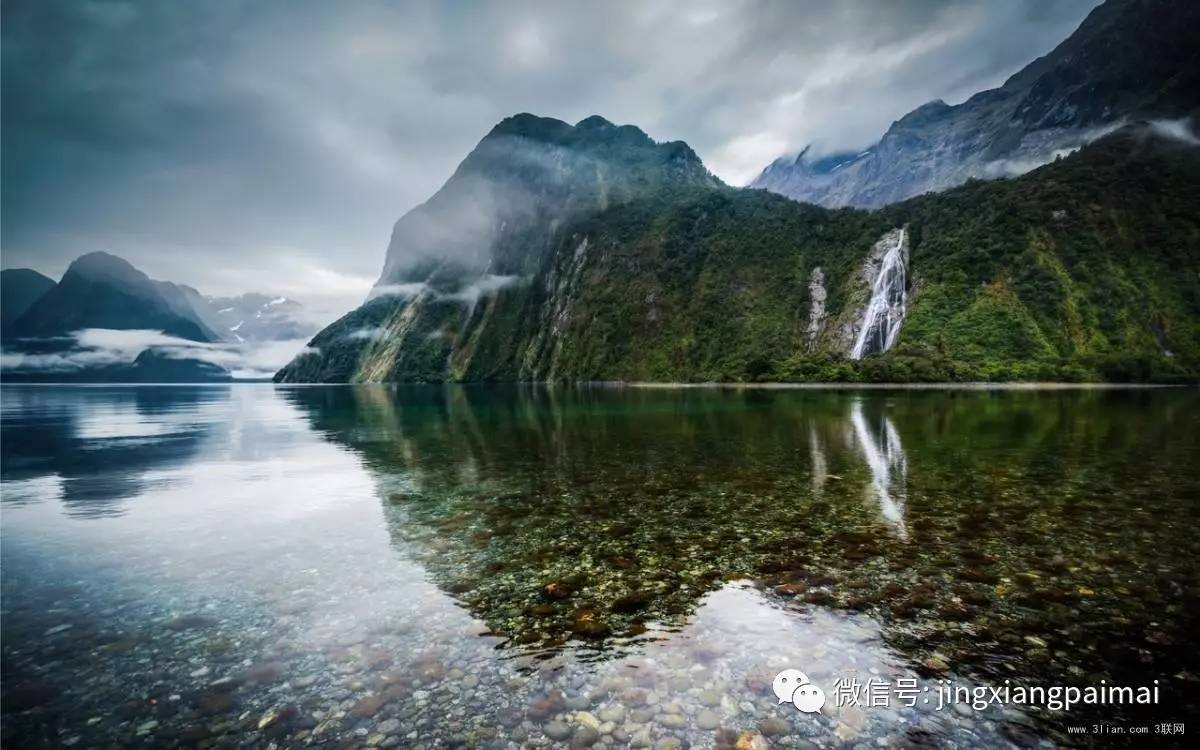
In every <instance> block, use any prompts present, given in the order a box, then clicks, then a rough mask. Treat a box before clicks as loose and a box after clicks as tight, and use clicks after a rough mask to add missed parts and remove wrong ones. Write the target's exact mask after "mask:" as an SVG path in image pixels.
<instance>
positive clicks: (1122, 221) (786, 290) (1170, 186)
mask: <svg viewBox="0 0 1200 750" xmlns="http://www.w3.org/2000/svg"><path fill="white" fill-rule="evenodd" d="M1197 206H1200V149H1197V148H1195V147H1194V146H1189V145H1186V144H1183V143H1180V142H1177V141H1170V140H1166V139H1162V138H1160V137H1157V136H1152V135H1151V134H1150V133H1149V131H1148V130H1146V129H1127V130H1124V131H1122V132H1121V133H1120V134H1118V135H1115V136H1112V137H1109V138H1107V139H1104V140H1102V141H1100V142H1098V143H1096V144H1093V145H1092V146H1090V147H1088V148H1086V149H1084V150H1082V151H1081V152H1079V153H1077V154H1075V155H1072V156H1070V157H1068V158H1065V159H1061V160H1059V161H1057V162H1055V163H1053V164H1050V165H1047V166H1045V167H1043V168H1041V169H1039V170H1036V171H1034V172H1031V173H1029V174H1027V175H1025V176H1023V177H1021V178H1018V179H1013V180H1002V181H993V182H972V183H968V184H967V185H964V186H962V187H960V188H957V189H955V190H952V191H949V192H946V193H942V194H938V195H929V196H924V197H920V198H916V199H912V200H910V201H907V202H905V203H901V204H897V205H894V206H890V207H887V208H885V209H882V210H880V211H876V212H865V211H858V210H852V209H842V210H827V209H822V208H818V207H815V206H810V205H804V204H799V203H795V202H792V201H790V200H788V199H785V198H782V197H779V196H775V195H772V194H769V193H766V192H765V191H757V190H737V189H732V188H726V187H723V186H705V185H703V184H697V183H695V182H687V181H676V182H668V183H663V184H659V185H657V186H656V187H655V188H654V189H651V190H645V191H642V192H640V193H639V194H637V195H634V196H632V197H630V198H629V199H627V200H624V201H621V202H618V203H616V204H614V205H609V206H607V207H599V208H598V209H597V210H595V211H593V212H591V213H586V212H579V213H578V214H577V215H576V216H575V217H574V218H573V219H572V220H571V221H569V222H564V224H563V227H562V229H560V230H558V231H556V232H555V233H554V239H555V241H556V244H555V245H554V246H553V248H552V251H548V252H543V253H539V254H538V256H537V260H538V261H539V262H537V263H533V262H529V263H528V264H527V265H525V266H524V268H523V269H522V271H523V272H521V273H514V274H513V276H512V277H511V278H510V279H509V280H507V281H506V282H505V283H504V284H502V285H495V286H494V287H491V288H483V287H482V286H478V285H477V286H476V287H474V288H473V289H471V290H470V293H463V292H462V290H461V289H460V290H459V291H458V292H449V293H446V292H443V293H436V292H429V291H428V290H423V291H421V292H420V293H416V294H408V295H393V296H391V297H385V298H382V299H377V300H375V301H373V302H372V303H370V304H368V305H366V306H364V307H363V308H360V309H359V310H357V311H355V312H354V313H351V314H350V315H349V316H347V317H346V318H343V320H341V321H339V322H338V323H336V324H334V326H331V327H330V328H328V329H326V330H325V331H323V332H322V333H321V334H319V335H318V336H317V337H316V338H315V339H314V340H313V342H312V347H313V349H315V350H317V351H314V352H312V353H309V354H306V355H302V357H301V358H299V359H298V360H297V361H296V362H294V363H293V364H292V365H289V367H288V368H285V370H283V371H281V372H280V373H279V375H278V376H277V379H278V380H285V381H289V382H295V381H305V380H324V381H342V380H353V381H442V380H464V381H478V380H649V381H709V380H720V381H813V380H819V381H825V380H844V381H912V380H922V381H924V380H930V381H932V380H980V379H1019V380H1043V379H1068V380H1177V379H1194V378H1195V377H1196V374H1197V372H1198V370H1200V362H1198V358H1197V355H1198V353H1200V218H1198V217H1197V211H1196V207H1197ZM901 229H903V232H901V231H900V230H901ZM897 240H899V241H900V242H901V243H907V244H906V245H905V250H906V252H907V254H908V257H909V262H908V307H907V315H906V317H905V318H904V322H903V325H902V326H901V329H900V334H899V338H898V340H897V341H896V343H895V345H894V346H893V347H892V348H891V350H889V351H888V352H887V353H886V354H884V355H882V356H869V357H866V358H865V359H863V360H861V361H855V360H852V359H850V357H849V353H850V351H851V348H852V345H853V343H854V340H855V338H856V336H857V334H858V329H859V328H861V326H862V318H863V310H864V308H865V306H866V303H867V300H868V299H869V297H870V285H871V279H872V276H873V273H874V269H876V268H877V267H878V264H879V262H880V260H879V259H880V257H881V255H882V253H883V251H884V250H885V249H886V247H890V246H893V245H895V243H896V241H897ZM527 261H528V259H527ZM514 271H515V269H514Z"/></svg>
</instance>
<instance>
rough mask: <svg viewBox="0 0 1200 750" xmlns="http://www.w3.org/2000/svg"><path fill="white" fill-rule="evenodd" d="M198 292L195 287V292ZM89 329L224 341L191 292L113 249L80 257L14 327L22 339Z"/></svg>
mask: <svg viewBox="0 0 1200 750" xmlns="http://www.w3.org/2000/svg"><path fill="white" fill-rule="evenodd" d="M191 291H193V292H194V290H191ZM87 328H108V329H116V330H131V329H135V330H154V331H161V332H163V333H165V334H168V335H170V336H176V337H178V338H181V339H188V340H190V341H206V342H207V341H218V340H220V336H218V335H217V334H216V333H215V332H214V331H213V330H212V329H210V328H209V327H208V326H207V325H205V324H204V322H203V321H202V320H201V319H200V316H199V314H198V313H197V312H196V311H195V309H194V307H193V306H192V304H191V302H190V300H189V294H188V292H187V291H185V289H184V288H181V287H179V286H177V285H175V284H172V283H170V282H163V281H154V280H152V279H150V278H149V277H148V276H146V274H144V273H142V272H141V271H139V270H137V269H136V268H134V267H133V266H132V265H130V264H129V263H128V262H126V261H125V260H123V259H121V258H118V257H117V256H115V255H110V254H108V253H103V252H96V253H88V254H87V255H83V256H80V257H79V258H77V259H76V260H75V262H73V263H72V264H71V265H70V267H69V268H67V272H66V273H65V274H63V277H62V280H61V281H60V282H59V283H58V285H57V286H55V287H54V288H53V289H50V290H49V291H48V292H47V293H46V294H44V295H42V297H41V298H39V299H38V300H37V301H36V302H34V303H33V304H32V305H31V306H30V307H29V309H28V310H26V311H25V312H24V314H22V315H21V316H20V317H19V318H17V320H16V321H14V323H13V325H12V331H11V333H12V336H13V337H16V338H32V339H46V338H53V337H61V336H67V335H69V334H71V333H73V332H75V331H78V330H82V329H87Z"/></svg>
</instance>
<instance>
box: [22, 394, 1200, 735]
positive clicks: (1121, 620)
mask: <svg viewBox="0 0 1200 750" xmlns="http://www.w3.org/2000/svg"><path fill="white" fill-rule="evenodd" d="M187 390H188V389H184V391H185V392H183V393H171V392H170V391H169V390H166V391H160V390H157V389H63V390H62V391H52V390H45V389H42V390H39V389H17V390H15V391H14V390H8V389H6V390H5V391H4V393H3V396H4V401H3V405H4V425H3V429H4V434H3V438H4V440H3V446H4V463H3V467H4V468H3V497H4V503H5V525H4V529H3V531H4V544H3V547H2V551H3V554H4V564H3V572H4V581H3V583H4V597H3V599H4V602H5V607H4V623H3V627H4V632H5V640H4V665H5V671H4V681H5V682H4V686H5V687H4V689H5V706H6V707H5V711H6V712H10V711H13V710H16V709H12V708H11V707H12V706H14V705H16V706H21V705H28V704H29V703H30V702H31V698H30V696H31V695H32V696H33V697H37V696H38V695H42V696H43V702H44V704H45V705H46V706H49V707H50V708H49V709H46V710H43V708H42V707H41V705H40V704H39V706H38V707H35V708H32V709H30V710H28V711H26V710H25V709H20V710H21V711H22V712H21V713H19V714H18V716H19V721H18V722H17V725H18V726H19V729H20V732H21V735H20V736H21V738H23V739H26V738H30V737H33V738H40V740H39V741H41V743H42V744H43V745H46V746H49V745H53V744H56V743H59V742H61V741H62V740H63V739H64V738H66V739H69V738H71V737H74V736H79V737H81V738H82V739H81V740H80V741H79V742H80V744H81V745H100V746H103V745H114V744H115V745H130V744H139V743H140V744H153V743H152V740H153V741H154V742H156V743H158V744H170V743H171V742H174V741H175V739H176V738H178V737H181V736H182V733H183V732H184V731H185V730H190V729H191V728H193V727H195V726H201V727H202V728H203V729H204V730H205V731H208V732H210V733H211V739H213V740H214V742H216V740H217V738H220V740H219V742H217V744H221V743H226V744H228V743H234V742H236V743H237V744H247V743H250V744H252V743H255V742H259V743H265V742H269V741H276V742H278V743H279V744H280V745H281V746H292V745H296V744H301V743H303V742H307V741H308V740H309V739H310V738H311V739H312V740H313V741H314V742H318V743H319V742H330V743H335V744H336V743H338V742H343V741H359V742H361V740H362V738H363V737H368V738H371V739H372V741H375V742H377V744H381V745H382V744H384V743H385V742H388V743H390V745H409V744H420V743H422V742H423V743H425V744H426V745H428V746H438V745H443V744H466V745H469V746H496V747H500V746H505V743H506V742H507V741H508V740H509V739H510V738H511V739H513V740H515V741H516V742H522V741H526V740H528V741H530V742H532V743H549V742H551V740H554V741H562V742H566V741H567V740H568V739H571V738H573V737H574V736H575V735H574V733H576V732H582V735H581V736H583V737H584V738H586V737H587V736H590V735H588V733H587V732H585V731H583V730H581V729H579V727H580V726H582V724H580V722H581V721H583V722H584V723H586V724H587V725H588V726H589V727H590V728H592V729H595V730H596V731H598V732H599V731H600V730H599V729H598V728H596V727H607V728H606V729H605V730H604V731H603V732H601V734H602V735H603V736H605V737H609V738H610V740H606V741H608V742H609V744H613V745H621V744H627V743H631V742H634V740H635V738H636V740H637V744H640V743H641V742H642V740H643V739H645V740H647V741H649V742H650V744H651V745H653V744H654V743H655V742H658V741H659V740H670V739H672V738H674V739H677V740H682V741H686V742H689V743H692V744H693V745H696V746H710V745H712V744H714V743H715V744H724V745H728V744H732V742H733V741H734V740H735V739H736V737H737V735H738V734H739V733H741V732H762V733H763V734H764V735H766V736H769V737H773V738H775V737H778V738H783V741H784V742H785V743H792V744H796V743H798V742H799V741H800V739H801V738H805V739H808V740H811V741H813V742H816V743H818V744H821V745H829V746H833V745H844V746H853V745H855V744H860V743H875V742H876V741H877V740H879V739H885V738H892V739H893V740H895V741H897V742H900V743H904V742H910V743H913V742H925V743H933V744H938V743H941V744H954V743H957V744H958V745H960V746H968V745H978V744H998V743H999V742H1001V739H1000V738H1001V737H1003V738H1005V739H1007V740H1010V741H1013V742H1016V743H1018V744H1022V743H1025V742H1028V741H1029V740H1030V734H1029V732H1030V728H1029V727H1028V726H1026V724H1024V723H1018V724H1016V725H1013V724H1012V721H1013V720H1014V717H1012V716H1009V715H1005V716H1004V717H987V716H972V717H965V716H962V715H957V714H955V715H951V716H946V715H941V716H930V715H928V714H923V713H921V712H920V711H919V710H917V711H916V712H907V713H906V712H892V713H885V712H877V711H868V712H866V713H865V714H864V713H863V712H858V713H855V712H854V711H847V712H839V711H834V712H830V713H827V714H823V715H821V716H817V717H804V716H801V715H799V714H796V713H795V712H794V711H793V712H792V713H790V714H779V713H778V710H777V707H776V706H775V705H774V702H773V701H772V700H771V699H770V695H769V686H767V685H766V684H765V683H764V680H767V681H769V678H770V675H771V673H772V670H775V669H777V668H782V666H793V665H794V666H799V667H803V668H804V669H806V670H807V671H808V672H809V673H810V676H813V677H814V679H817V678H818V676H819V679H822V680H828V681H833V680H836V679H837V678H838V677H839V676H847V675H859V676H865V675H867V674H872V675H873V674H877V673H878V674H880V675H883V676H893V677H894V676H900V675H903V676H911V677H919V678H921V679H923V680H925V681H927V682H926V684H928V682H929V681H933V680H936V679H937V678H939V677H948V676H951V675H952V674H953V676H954V677H955V678H956V679H962V678H971V679H974V680H976V681H979V682H984V683H992V684H995V683H1000V682H1002V681H1003V680H1004V679H1015V680H1031V681H1035V682H1039V683H1043V684H1091V683H1094V682H1098V681H1099V680H1100V679H1106V680H1108V681H1109V682H1110V683H1113V682H1120V683H1121V684H1127V683H1130V682H1146V681H1149V680H1151V679H1155V678H1158V679H1160V680H1162V685H1163V687H1162V692H1163V695H1164V696H1170V698H1169V700H1170V705H1169V706H1168V707H1166V708H1165V709H1162V712H1163V713H1162V715H1156V716H1153V717H1149V716H1143V717H1141V718H1151V719H1154V720H1156V721H1157V720H1165V719H1167V718H1170V717H1177V718H1178V717H1186V716H1188V715H1195V714H1194V706H1195V702H1196V687H1195V684H1196V683H1195V680H1194V679H1193V678H1192V677H1191V675H1195V674H1200V662H1198V661H1197V660H1198V659H1200V656H1198V653H1200V650H1198V649H1197V648H1196V646H1197V643H1196V637H1195V635H1194V634H1195V633H1196V632H1198V629H1200V628H1198V626H1200V622H1197V620H1198V619H1200V618H1198V616H1197V614H1198V611H1200V607H1198V603H1197V593H1196V592H1197V591H1198V590H1200V587H1198V584H1200V580H1198V575H1200V550H1198V549H1197V548H1196V545H1195V535H1194V529H1195V523H1196V521H1197V520H1200V519H1198V515H1200V508H1198V507H1197V506H1196V503H1195V498H1196V497H1200V474H1198V472H1197V470H1196V466H1198V465H1200V463H1198V462H1197V460H1196V459H1197V458H1200V456H1198V455H1197V444H1196V442H1195V441H1194V440H1189V439H1187V436H1192V435H1195V434H1200V431H1198V430H1197V429H1196V428H1197V427H1198V424H1197V420H1198V419H1200V417H1198V415H1200V409H1197V408H1196V407H1197V406H1198V403H1197V397H1196V393H1195V392H1193V391H1159V392H1155V391H1129V392H1053V391H1050V392H1040V391H1034V392H999V393H993V392H902V391H901V392H882V393H880V392H864V393H854V392H843V391H838V392H815V391H796V392H768V391H743V392H732V393H730V392H721V391H705V390H686V391H641V390H634V391H621V390H609V389H580V390H548V389H539V388H504V389H493V388H461V387H455V388H441V387H428V388H387V387H354V388H349V387H347V388H292V389H272V388H270V387H266V386H261V387H255V386H247V387H242V386H234V387H225V388H220V389H191V392H190V393H188V392H186V391H187ZM147 391H149V392H147ZM22 436H32V439H31V440H28V439H27V440H25V441H24V444H22V441H21V440H20V438H21V437H22ZM73 453H80V454H82V456H83V457H82V458H81V457H79V456H75V455H71V454H73ZM98 457H103V460H98ZM84 459H87V460H84ZM109 482H111V483H112V485H111V486H110V485H108V483H109ZM71 484H75V485H77V486H78V487H79V491H84V490H85V489H86V490H87V491H90V492H91V493H92V496H91V497H88V498H87V499H84V500H81V499H80V497H81V496H80V495H78V494H68V492H69V491H68V489H67V488H68V486H69V485H71ZM864 497H865V498H868V501H867V502H864ZM85 508H93V509H95V508H107V509H108V511H109V512H110V513H111V512H112V511H119V514H118V515H107V516H101V515H98V514H97V513H95V512H91V513H88V514H84V515H81V514H80V512H81V510H83V509H85ZM64 625H67V626H70V627H68V628H67V629H62V627H63V626H64ZM14 682H15V683H16V684H17V687H20V688H28V684H29V683H33V684H34V685H35V686H37V685H39V684H41V685H42V687H43V688H44V687H45V684H46V683H51V684H52V685H53V686H55V689H57V690H58V691H59V693H58V694H56V697H53V698H51V699H48V700H46V699H44V692H43V693H38V692H37V691H36V690H34V691H31V690H29V689H25V690H24V691H21V690H16V692H15V693H14V690H15V688H14V687H13V684H14ZM128 686H139V687H138V688H136V691H137V694H136V695H134V694H132V693H131V692H130V691H131V689H132V688H129V687H128ZM141 686H144V687H141ZM14 694H15V695H16V696H17V697H18V698H21V699H22V700H17V701H15V702H14V701H13V700H10V696H12V695H14ZM172 695H174V696H176V697H177V698H176V699H172V698H171V696H172ZM764 699H765V701H764ZM1165 702H1166V701H1164V703H1165ZM131 704H132V705H131ZM468 707H469V708H470V711H467V708H468ZM51 709H52V710H51ZM1135 709H1136V707H1135ZM1081 710H1086V709H1081ZM581 712H582V713H584V714H588V716H590V717H593V718H595V719H596V721H595V722H594V724H595V726H593V722H592V719H591V718H587V719H580V718H579V716H580V713H581ZM109 715H114V716H115V717H116V718H114V720H113V721H112V722H111V723H110V722H107V721H105V722H104V723H102V724H99V725H95V726H93V725H92V724H89V723H88V721H89V719H91V718H92V717H94V716H109ZM1082 715H1083V714H1080V713H1078V712H1077V713H1076V714H1073V715H1072V718H1073V719H1075V718H1079V717H1080V716H1082ZM1130 716H1134V714H1132V713H1131V712H1130V711H1128V710H1127V709H1120V710H1117V711H1111V710H1108V709H1106V710H1105V716H1104V717H1103V718H1106V719H1110V720H1120V719H1123V718H1128V717H1130ZM999 718H1003V719H1004V720H1005V721H1003V722H1001V721H999ZM1044 718H1047V719H1048V720H1049V724H1048V725H1042V726H1040V727H1039V729H1038V731H1039V732H1041V733H1043V735H1044V736H1045V735H1046V733H1051V734H1049V735H1048V736H1055V735H1053V734H1052V733H1053V732H1054V731H1055V730H1056V728H1059V727H1061V724H1062V723H1063V721H1064V719H1063V717H1061V716H1060V717H1054V716H1049V717H1044ZM993 719H996V722H993ZM151 720H153V721H156V722H159V725H160V726H159V727H158V728H156V729H147V730H145V732H146V733H147V734H141V735H139V734H138V732H139V731H141V730H140V729H139V727H142V726H144V725H145V724H146V723H147V722H149V721H151ZM12 721H13V719H11V718H8V716H6V724H7V723H10V722H12ZM781 722H782V723H781ZM610 723H611V725H612V726H609V724H610ZM397 725H399V726H401V727H403V731H402V732H401V731H399V730H397V729H396V726H397ZM564 725H565V726H564ZM1014 726H1015V727H1016V728H1014ZM714 727H715V728H714ZM168 732H175V734H171V735H169V736H168V734H167V733H168ZM363 732H365V733H366V734H365V735H364V734H362V733H363ZM409 732H416V733H417V734H416V736H415V737H411V738H410V737H409V736H408V734H406V733H409ZM563 732H566V734H563ZM158 733H161V734H158ZM731 733H732V734H731ZM189 736H192V735H189ZM205 737H210V735H205ZM563 738H566V739H563ZM10 739H11V737H10V736H9V735H7V734H6V735H5V737H4V740H5V742H4V744H6V745H7V744H12V743H11V742H10ZM202 739H203V738H202ZM181 741H182V740H181ZM189 741H190V740H189ZM16 744H25V745H36V744H38V743H37V742H18V743H16Z"/></svg>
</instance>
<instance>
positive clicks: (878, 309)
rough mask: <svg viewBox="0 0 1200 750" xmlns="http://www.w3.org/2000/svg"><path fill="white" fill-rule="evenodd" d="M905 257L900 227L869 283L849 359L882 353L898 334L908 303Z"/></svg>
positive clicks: (894, 340) (902, 231) (890, 346)
mask: <svg viewBox="0 0 1200 750" xmlns="http://www.w3.org/2000/svg"><path fill="white" fill-rule="evenodd" d="M907 255H908V254H907V253H906V252H905V251H904V229H903V228H902V229H901V230H900V234H899V236H898V237H897V238H896V244H895V245H894V246H892V247H891V248H889V249H888V251H887V252H886V253H884V255H883V258H881V259H880V263H879V273H878V274H877V275H876V276H875V281H874V282H873V283H872V284H871V301H870V302H868V303H867V310H866V313H865V314H864V315H863V323H862V328H861V329H859V332H858V340H857V341H855V342H854V348H853V349H852V350H851V351H850V358H851V359H862V358H863V357H865V356H866V355H868V354H879V353H881V352H886V351H887V350H888V349H890V348H892V344H894V343H896V335H897V334H899V333H900V323H901V322H902V321H903V320H904V311H905V308H906V307H907V304H908V290H907V286H908V282H907V278H906V274H905V264H906V263H907V262H908V257H907Z"/></svg>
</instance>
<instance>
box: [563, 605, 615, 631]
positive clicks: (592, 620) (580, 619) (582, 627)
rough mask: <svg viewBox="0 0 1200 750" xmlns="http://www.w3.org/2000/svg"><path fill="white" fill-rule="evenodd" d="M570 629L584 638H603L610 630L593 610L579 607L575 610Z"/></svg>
mask: <svg viewBox="0 0 1200 750" xmlns="http://www.w3.org/2000/svg"><path fill="white" fill-rule="evenodd" d="M571 631H572V632H574V633H575V634H576V635H580V636H583V637H584V638H603V637H604V636H606V635H608V634H609V632H610V630H609V627H608V625H607V624H606V623H605V622H604V620H602V619H600V617H599V615H597V614H596V612H595V610H591V609H581V610H578V611H576V612H575V619H574V622H573V623H572V624H571Z"/></svg>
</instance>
